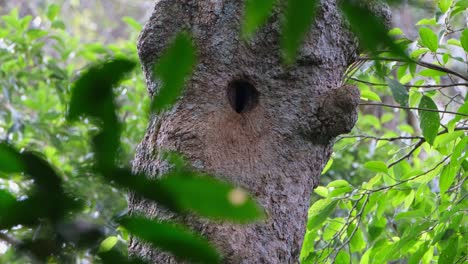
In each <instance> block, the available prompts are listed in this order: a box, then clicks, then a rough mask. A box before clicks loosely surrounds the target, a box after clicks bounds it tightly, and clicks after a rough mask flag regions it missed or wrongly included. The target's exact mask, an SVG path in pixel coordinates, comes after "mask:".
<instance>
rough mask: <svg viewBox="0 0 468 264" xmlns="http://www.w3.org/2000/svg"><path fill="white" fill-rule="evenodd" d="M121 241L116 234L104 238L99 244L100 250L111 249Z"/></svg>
mask: <svg viewBox="0 0 468 264" xmlns="http://www.w3.org/2000/svg"><path fill="white" fill-rule="evenodd" d="M117 242H119V239H118V238H117V237H116V236H110V237H107V238H106V239H104V241H102V242H101V245H100V246H99V251H100V252H106V251H110V250H111V249H112V248H113V247H114V246H115V245H116V244H117Z"/></svg>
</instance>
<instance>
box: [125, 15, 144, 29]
mask: <svg viewBox="0 0 468 264" xmlns="http://www.w3.org/2000/svg"><path fill="white" fill-rule="evenodd" d="M122 21H123V22H125V23H127V25H129V26H131V27H132V28H133V29H134V30H135V31H137V32H140V31H141V29H142V28H143V27H142V26H141V25H140V23H138V21H136V20H135V19H133V18H132V17H129V16H125V17H123V18H122Z"/></svg>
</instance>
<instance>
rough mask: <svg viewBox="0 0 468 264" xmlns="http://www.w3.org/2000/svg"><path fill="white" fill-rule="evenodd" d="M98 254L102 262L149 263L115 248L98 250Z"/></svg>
mask: <svg viewBox="0 0 468 264" xmlns="http://www.w3.org/2000/svg"><path fill="white" fill-rule="evenodd" d="M98 256H99V258H100V259H101V261H102V263H103V264H149V263H148V262H146V261H144V260H142V259H139V258H135V257H134V256H132V257H131V258H129V257H128V256H125V255H123V254H122V253H120V252H119V251H118V250H117V249H116V248H113V249H111V250H109V251H104V252H98Z"/></svg>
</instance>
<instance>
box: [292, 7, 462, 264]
mask: <svg viewBox="0 0 468 264" xmlns="http://www.w3.org/2000/svg"><path fill="white" fill-rule="evenodd" d="M464 4H465V5H466V1H438V9H437V10H436V14H435V16H434V17H431V18H426V19H422V20H421V21H419V22H418V25H419V36H418V39H414V40H412V39H408V38H407V37H406V36H404V34H403V32H402V30H401V29H399V28H395V29H392V30H391V31H390V33H393V34H394V36H397V37H398V39H397V40H396V43H397V44H398V45H400V46H402V47H405V49H406V52H407V54H409V56H410V57H411V58H412V59H413V60H414V61H413V62H410V63H408V62H406V61H404V60H401V59H399V58H395V57H393V56H392V55H391V54H389V53H387V52H384V53H381V54H376V55H374V56H371V57H369V56H366V55H362V56H361V58H360V61H359V62H358V63H357V64H356V65H354V66H353V67H351V69H350V73H349V75H348V76H349V82H351V83H354V84H356V85H357V86H358V87H359V88H360V90H361V93H362V100H363V101H364V102H363V103H361V107H360V110H361V111H360V116H359V120H358V124H357V125H356V127H355V129H354V130H353V132H352V133H351V135H346V136H342V137H340V138H338V139H337V142H336V145H335V151H336V152H335V153H334V159H333V161H334V162H333V164H332V165H331V167H330V169H329V170H328V172H326V173H325V174H324V175H323V176H322V177H326V178H327V176H329V177H332V178H333V179H335V180H333V181H331V182H329V183H328V184H326V185H324V186H319V187H318V188H317V189H316V190H315V193H316V195H317V196H316V197H315V202H314V203H313V205H312V206H311V208H310V210H309V219H308V225H307V234H306V237H305V241H304V246H303V250H302V253H301V260H302V262H303V263H388V262H394V261H398V262H399V263H400V262H402V263H433V262H434V261H436V262H438V263H463V262H465V261H466V256H467V247H466V241H467V240H468V238H467V236H466V228H467V225H466V223H467V221H466V220H467V219H466V214H465V211H466V208H467V203H466V199H465V198H466V195H467V188H468V185H467V183H466V180H467V178H468V161H467V155H468V152H467V150H468V148H467V142H468V140H467V138H468V137H467V132H466V131H467V130H468V127H467V125H466V122H467V117H468V108H467V105H468V100H467V94H466V91H467V89H466V87H468V84H467V81H468V75H467V74H466V73H467V72H468V50H467V49H466V47H464V46H463V45H462V44H461V41H460V39H459V38H463V34H464V32H465V31H466V29H463V23H465V22H464V21H463V12H465V14H466V10H465V9H463V10H461V9H460V7H461V6H462V5H464ZM428 21H430V22H428ZM458 27H462V29H457V28H458ZM460 33H461V34H460ZM457 36H460V37H457ZM375 60H378V62H379V65H376V64H374V62H375ZM378 67H379V68H378ZM461 72H465V74H463V73H461ZM392 97H393V98H392ZM366 101H367V102H366ZM372 101H373V102H372ZM374 102H375V103H374ZM377 107H379V108H382V110H383V111H382V110H379V111H377V110H376V108H377ZM347 152H348V153H347ZM353 160H355V161H353ZM353 167H354V171H357V173H353V175H347V173H348V172H349V171H350V170H353ZM361 167H362V168H361ZM358 174H361V176H360V177H359V180H355V179H354V177H356V176H358ZM364 175H368V176H364ZM366 178H367V179H366Z"/></svg>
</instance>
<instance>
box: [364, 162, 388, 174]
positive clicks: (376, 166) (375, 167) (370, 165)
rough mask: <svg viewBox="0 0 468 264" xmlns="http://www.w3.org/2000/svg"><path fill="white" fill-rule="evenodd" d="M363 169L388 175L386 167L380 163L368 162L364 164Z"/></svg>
mask: <svg viewBox="0 0 468 264" xmlns="http://www.w3.org/2000/svg"><path fill="white" fill-rule="evenodd" d="M364 168H366V169H369V170H371V171H374V172H383V173H388V168H387V165H386V164H385V163H384V162H382V161H368V162H366V163H365V164H364Z"/></svg>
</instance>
